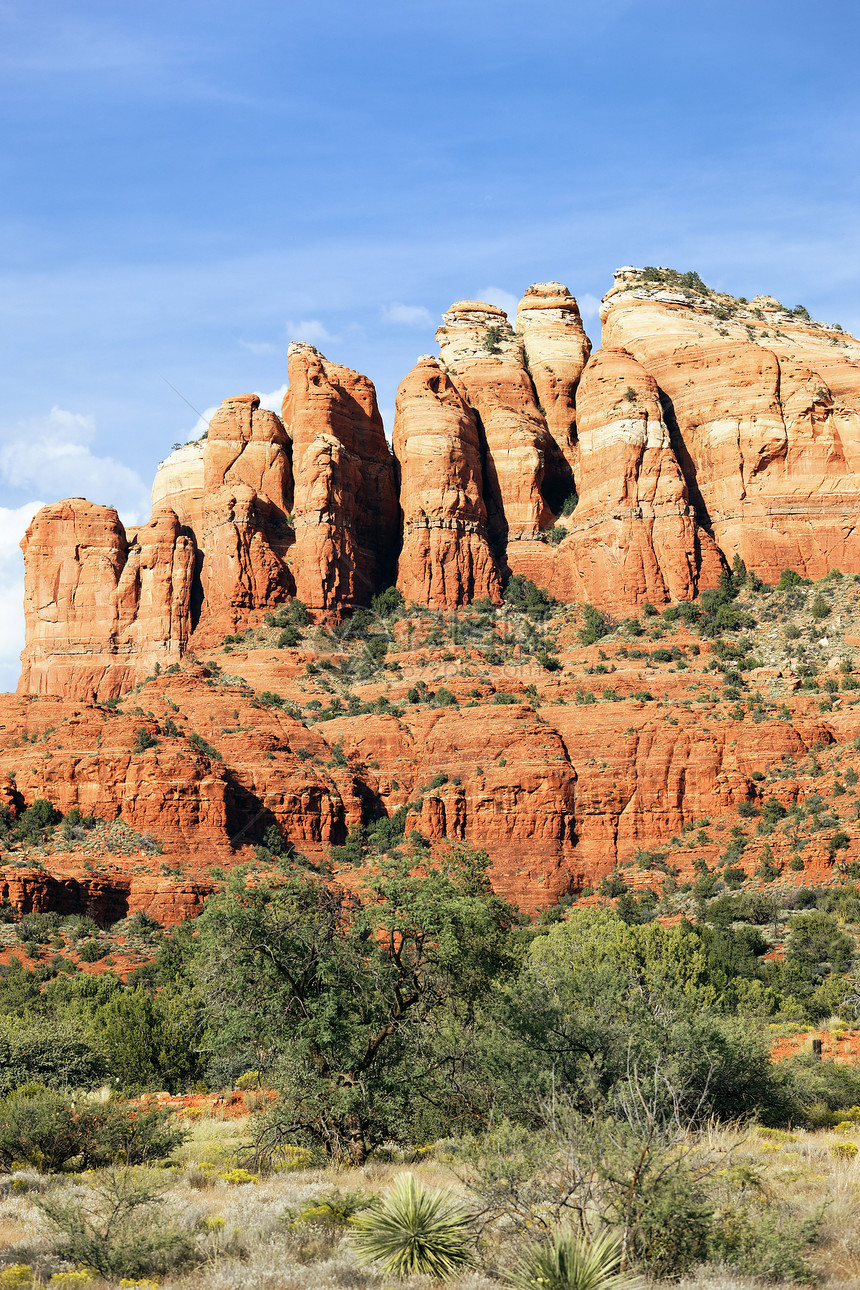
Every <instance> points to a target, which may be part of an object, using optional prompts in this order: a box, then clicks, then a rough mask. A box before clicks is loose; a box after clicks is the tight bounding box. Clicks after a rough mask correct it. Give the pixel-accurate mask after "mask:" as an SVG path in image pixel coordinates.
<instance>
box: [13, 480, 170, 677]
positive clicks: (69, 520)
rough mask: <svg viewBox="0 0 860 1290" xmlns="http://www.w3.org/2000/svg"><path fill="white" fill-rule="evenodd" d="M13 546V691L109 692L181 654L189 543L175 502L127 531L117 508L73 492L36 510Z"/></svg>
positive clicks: (143, 675)
mask: <svg viewBox="0 0 860 1290" xmlns="http://www.w3.org/2000/svg"><path fill="white" fill-rule="evenodd" d="M21 548H22V550H23V552H24V564H25V583H24V611H25V622H26V643H25V646H24V651H23V653H22V656H21V658H22V664H23V668H22V674H21V680H20V683H19V687H18V690H19V693H20V694H68V695H73V696H86V697H98V698H102V699H106V698H111V697H113V696H115V695H117V694H120V693H122V692H123V691H124V690H127V689H129V688H130V687H131V686H133V685H135V684H136V683H137V682H138V681H139V680H141V679H142V678H143V677H145V676H147V675H149V674H150V673H151V672H153V671H154V670H155V667H156V664H158V665H159V666H161V667H164V666H166V665H169V664H171V663H175V662H178V661H179V659H180V658H181V657H182V653H183V651H184V648H185V645H186V643H187V641H188V637H189V635H190V632H191V613H190V605H191V584H192V579H193V576H194V562H195V547H194V541H193V539H192V538H189V537H187V536H185V535H184V534H183V533H182V531H181V525H180V523H179V520H178V519H177V517H176V515H175V514H174V513H173V511H170V510H165V511H161V512H160V513H159V514H158V515H156V516H155V518H154V519H152V520H151V521H150V522H149V524H146V525H144V526H143V527H142V528H140V529H139V530H138V531H137V532H136V533H129V534H128V536H126V533H125V530H124V528H123V526H122V524H121V523H120V520H119V517H118V515H117V513H116V511H115V510H113V509H111V508H110V507H106V506H95V505H93V504H92V503H90V502H87V501H84V500H83V499H82V498H72V499H71V500H70V501H65V502H59V503H57V504H56V505H54V506H46V507H44V508H43V509H42V510H41V511H39V513H38V514H37V515H36V516H35V518H34V519H33V522H32V523H31V525H30V527H29V528H28V530H27V533H26V534H25V536H24V539H23V541H22V543H21Z"/></svg>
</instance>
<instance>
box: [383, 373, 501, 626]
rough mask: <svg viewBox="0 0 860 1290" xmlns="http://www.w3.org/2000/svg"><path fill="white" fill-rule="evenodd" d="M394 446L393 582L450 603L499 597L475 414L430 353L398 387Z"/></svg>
mask: <svg viewBox="0 0 860 1290" xmlns="http://www.w3.org/2000/svg"><path fill="white" fill-rule="evenodd" d="M394 454H395V457H396V458H397V463H398V466H399V472H400V498H401V507H402V510H403V537H402V545H401V549H400V559H399V563H398V567H397V586H398V587H399V588H400V590H401V591H402V592H403V595H404V597H405V599H406V600H407V601H411V602H414V603H416V604H420V605H430V606H432V607H434V608H438V607H447V608H449V609H455V608H457V606H459V605H465V604H471V603H472V601H474V600H483V599H487V598H489V599H490V600H493V601H495V602H496V603H499V602H500V600H501V579H500V577H499V573H498V569H497V567H496V563H495V560H494V559H493V555H492V552H491V550H490V546H489V542H488V540H487V511H486V507H485V505H484V498H483V479H482V472H481V445H480V441H479V438H478V427H477V423H476V420H475V414H474V412H473V411H472V409H471V408H470V407H469V405H468V404H467V403H466V402H464V400H463V398H462V397H461V396H460V394H459V393H458V391H457V389H456V387H455V386H454V384H453V383H452V381H451V380H450V379H449V377H448V376H447V375H446V374H445V372H444V371H443V370H442V369H441V368H440V367H439V365H438V363H437V362H436V360H435V359H433V358H429V357H425V358H422V359H419V361H418V363H417V364H416V366H415V367H414V368H413V369H412V371H411V372H410V373H409V375H408V376H407V377H406V378H405V380H403V381H402V382H401V384H400V388H399V389H398V391H397V413H396V416H395V420H394Z"/></svg>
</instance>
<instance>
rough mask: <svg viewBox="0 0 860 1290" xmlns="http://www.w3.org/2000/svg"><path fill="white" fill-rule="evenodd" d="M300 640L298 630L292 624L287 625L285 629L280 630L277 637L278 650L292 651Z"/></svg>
mask: <svg viewBox="0 0 860 1290" xmlns="http://www.w3.org/2000/svg"><path fill="white" fill-rule="evenodd" d="M301 638H302V635H301V632H300V631H299V629H298V628H297V627H295V626H294V625H293V624H292V623H289V624H288V625H287V626H286V627H284V628H282V630H281V632H280V634H279V636H278V649H293V648H294V647H295V646H296V645H298V643H299V641H300V640H301Z"/></svg>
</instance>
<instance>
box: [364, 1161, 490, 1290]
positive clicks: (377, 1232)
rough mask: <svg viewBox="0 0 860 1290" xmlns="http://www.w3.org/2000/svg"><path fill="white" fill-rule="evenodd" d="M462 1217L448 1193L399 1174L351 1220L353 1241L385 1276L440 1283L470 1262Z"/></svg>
mask: <svg viewBox="0 0 860 1290" xmlns="http://www.w3.org/2000/svg"><path fill="white" fill-rule="evenodd" d="M468 1218H469V1216H468V1211H467V1210H466V1209H465V1208H464V1206H463V1205H461V1204H459V1203H458V1202H457V1201H455V1200H453V1199H452V1198H451V1196H450V1194H449V1193H448V1192H446V1191H443V1190H441V1189H431V1188H428V1187H422V1186H421V1184H420V1183H418V1182H416V1181H415V1179H414V1178H413V1176H412V1174H401V1175H400V1177H399V1178H397V1179H395V1182H394V1186H393V1187H392V1189H391V1191H390V1192H389V1193H388V1195H387V1196H385V1197H383V1199H382V1200H380V1201H378V1202H377V1203H376V1204H375V1205H374V1206H373V1207H372V1208H371V1209H370V1210H368V1212H367V1213H365V1214H362V1215H360V1216H359V1217H356V1218H354V1219H353V1226H354V1228H355V1229H356V1235H355V1238H354V1244H355V1248H356V1250H357V1252H358V1255H359V1258H360V1260H361V1261H362V1262H363V1263H371V1262H373V1261H375V1260H379V1261H380V1262H381V1263H382V1267H383V1271H384V1272H385V1273H387V1274H392V1273H393V1274H395V1275H398V1276H402V1277H405V1276H409V1275H410V1274H411V1273H413V1272H420V1273H423V1274H424V1276H430V1277H438V1278H439V1279H440V1280H443V1281H444V1280H445V1279H446V1278H447V1277H450V1276H452V1275H453V1274H454V1273H455V1272H457V1271H458V1270H459V1269H460V1268H463V1267H466V1266H468V1264H469V1263H470V1262H471V1258H470V1255H469V1228H468Z"/></svg>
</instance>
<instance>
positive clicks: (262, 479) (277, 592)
mask: <svg viewBox="0 0 860 1290" xmlns="http://www.w3.org/2000/svg"><path fill="white" fill-rule="evenodd" d="M287 447H288V440H287V436H286V433H285V431H284V427H283V425H282V423H281V421H280V418H279V417H278V416H277V415H276V414H275V413H274V412H270V411H268V410H267V409H265V408H261V407H260V400H259V398H257V396H256V395H253V394H246V395H242V396H240V397H239V398H232V399H226V400H225V401H224V402H223V403H222V404H221V407H220V408H219V409H218V411H217V412H216V413H215V415H214V416H213V418H212V420H211V422H210V423H209V433H208V437H207V439H206V444H205V449H204V456H203V515H202V531H201V534H200V545H201V549H202V552H203V561H202V568H201V579H200V581H201V595H202V613H201V618H200V625H199V627H198V629H197V633H196V637H195V639H196V640H197V641H198V643H200V644H205V643H210V642H214V641H215V640H222V639H223V638H224V636H225V635H226V634H229V633H231V632H233V631H235V630H236V628H237V627H239V626H242V627H244V626H245V625H247V623H248V622H249V621H250V618H251V616H252V614H253V612H254V611H258V612H259V611H261V610H265V609H270V608H273V607H275V606H277V605H279V604H281V603H282V602H283V601H284V600H286V599H287V598H288V597H289V596H290V595H292V594H294V591H295V583H294V581H293V577H292V574H291V572H290V570H289V567H288V565H287V551H288V549H289V547H290V545H291V543H292V540H293V532H292V529H291V527H290V524H289V522H288V518H287V517H288V514H289V511H290V508H291V505H292V496H293V481H292V472H291V469H290V460H289V457H288V455H287Z"/></svg>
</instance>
